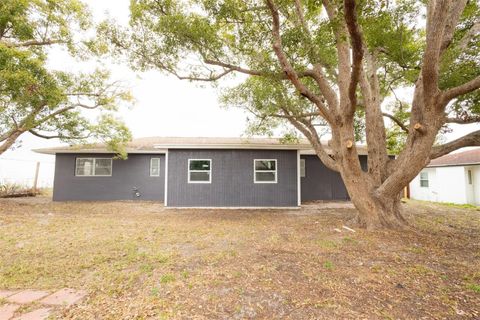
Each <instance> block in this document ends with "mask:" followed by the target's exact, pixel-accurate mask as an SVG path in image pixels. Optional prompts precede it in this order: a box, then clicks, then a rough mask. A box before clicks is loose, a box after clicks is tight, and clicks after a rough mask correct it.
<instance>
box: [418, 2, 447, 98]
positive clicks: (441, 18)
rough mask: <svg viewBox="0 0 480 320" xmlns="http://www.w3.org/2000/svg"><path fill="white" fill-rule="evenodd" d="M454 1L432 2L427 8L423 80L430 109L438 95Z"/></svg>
mask: <svg viewBox="0 0 480 320" xmlns="http://www.w3.org/2000/svg"><path fill="white" fill-rule="evenodd" d="M451 3H452V0H435V1H433V0H430V1H429V2H428V6H427V35H426V46H425V53H424V55H423V61H422V73H421V79H422V82H423V83H422V84H423V91H424V95H423V100H424V105H425V106H426V107H429V106H431V105H432V104H433V101H432V100H433V99H434V98H435V96H436V94H437V93H438V91H439V89H438V79H439V66H440V53H441V50H440V49H441V46H442V43H443V34H444V30H445V25H446V23H447V18H448V15H449V13H450V7H451Z"/></svg>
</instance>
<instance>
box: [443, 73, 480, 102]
mask: <svg viewBox="0 0 480 320" xmlns="http://www.w3.org/2000/svg"><path fill="white" fill-rule="evenodd" d="M478 88H480V76H478V77H476V78H475V79H473V80H470V81H468V82H466V83H464V84H462V85H460V86H458V87H455V88H450V89H448V90H446V91H444V92H443V94H442V101H443V104H444V105H446V104H447V103H448V102H450V101H451V100H452V99H455V98H456V97H458V96H461V95H463V94H467V93H470V92H472V91H475V90H477V89H478Z"/></svg>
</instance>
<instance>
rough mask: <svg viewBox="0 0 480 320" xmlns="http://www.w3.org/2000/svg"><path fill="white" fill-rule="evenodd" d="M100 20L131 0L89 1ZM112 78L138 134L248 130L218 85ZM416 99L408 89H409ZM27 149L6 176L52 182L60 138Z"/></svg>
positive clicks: (122, 17) (16, 155) (2, 169)
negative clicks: (127, 98)
mask: <svg viewBox="0 0 480 320" xmlns="http://www.w3.org/2000/svg"><path fill="white" fill-rule="evenodd" d="M86 2H87V3H88V4H89V6H90V8H91V10H92V13H93V15H94V18H95V20H97V21H99V20H102V19H104V18H105V17H106V16H107V14H108V16H109V17H110V18H114V19H116V20H117V21H118V22H120V23H126V22H127V21H128V14H129V9H128V5H129V0H102V1H98V0H97V1H95V0H87V1H86ZM51 65H52V67H53V68H57V69H62V70H67V71H77V70H79V69H81V68H86V69H93V68H94V67H95V64H94V63H90V64H87V65H85V64H79V63H72V61H70V60H69V59H68V57H67V56H66V55H65V54H63V53H61V52H54V55H53V58H52V59H51ZM107 66H108V67H109V68H110V69H111V71H112V78H113V79H115V80H123V81H125V82H126V83H127V84H128V85H129V86H130V88H131V91H132V93H133V95H134V97H135V99H136V104H135V106H134V107H132V108H129V109H123V110H121V111H120V116H121V117H122V118H123V119H124V121H125V122H126V123H127V125H128V127H129V128H130V130H131V131H132V133H133V135H134V137H146V136H217V137H218V136H222V137H229V136H231V137H236V136H240V135H242V134H244V130H245V127H246V122H245V119H246V116H247V115H246V114H245V113H243V112H242V111H240V110H238V109H234V108H229V109H228V110H225V109H223V108H220V106H219V103H218V91H217V90H216V89H213V88H210V87H208V86H206V87H200V86H199V85H198V84H194V83H189V82H186V81H181V80H177V79H176V78H174V77H170V76H166V75H163V74H160V73H159V72H155V71H150V72H147V73H143V74H138V73H134V72H132V71H131V70H129V69H128V67H127V66H119V65H115V64H107ZM403 95H404V98H405V100H407V101H408V100H410V99H409V97H408V90H407V91H405V92H404V93H403ZM478 128H479V124H474V125H470V126H466V127H465V126H464V127H462V128H460V129H458V127H457V128H455V130H454V132H453V133H451V134H449V135H448V137H447V138H448V139H449V140H450V139H454V138H456V137H459V136H460V135H462V134H464V133H466V132H469V131H472V130H474V129H476V130H478ZM20 140H21V141H22V143H21V147H19V148H17V149H15V150H9V151H7V152H5V153H4V154H3V155H1V156H0V180H2V179H3V180H8V181H16V182H21V183H29V182H31V180H32V178H33V175H34V171H35V170H34V169H35V163H36V162H37V161H40V162H41V169H40V183H41V184H42V185H50V184H51V183H52V180H53V168H54V157H53V156H48V155H41V154H37V153H34V152H32V151H31V149H35V148H44V147H50V146H56V145H58V144H59V142H58V141H56V140H42V139H40V138H37V137H33V136H31V135H24V136H22V137H21V139H20Z"/></svg>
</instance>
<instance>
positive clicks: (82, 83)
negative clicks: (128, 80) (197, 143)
mask: <svg viewBox="0 0 480 320" xmlns="http://www.w3.org/2000/svg"><path fill="white" fill-rule="evenodd" d="M91 29H93V28H92V24H91V21H90V15H89V12H88V8H87V7H86V6H85V5H84V4H83V3H82V2H80V1H77V0H2V1H1V2H0V155H1V154H2V153H3V152H5V151H6V150H8V149H9V148H11V147H12V146H15V144H16V143H17V142H18V141H19V140H18V139H19V137H21V136H22V135H23V134H25V133H27V132H29V133H31V134H33V135H35V136H37V137H40V138H45V139H52V138H58V139H61V140H62V141H67V142H72V141H73V142H79V141H82V142H90V141H91V142H93V141H102V142H105V143H107V144H108V145H109V146H110V148H111V149H112V151H116V152H118V153H122V152H123V146H124V144H125V143H126V141H128V140H129V139H130V132H129V130H128V129H127V128H126V126H125V125H124V124H123V122H122V121H120V120H119V119H117V118H116V117H115V115H114V112H115V111H116V109H117V107H118V105H119V104H121V103H123V102H128V101H130V100H131V97H130V94H129V92H128V91H127V90H125V89H124V88H123V86H122V85H121V84H120V83H118V82H115V81H111V80H110V76H109V73H108V72H107V71H105V70H97V71H94V72H90V73H80V72H77V73H72V72H67V71H65V70H68V69H71V68H70V66H68V65H65V67H64V68H63V69H64V70H54V69H52V68H51V67H50V66H49V60H48V58H49V55H51V54H52V52H53V51H52V49H53V48H55V49H57V51H58V52H59V50H62V49H63V50H64V51H66V52H68V53H69V54H70V56H71V57H75V58H77V59H79V60H80V59H81V60H83V59H89V58H92V57H95V56H96V54H95V52H94V51H93V50H91V49H92V48H96V46H95V41H94V40H93V42H92V40H90V39H88V38H87V37H84V34H86V33H88V31H89V30H91ZM65 63H66V62H65Z"/></svg>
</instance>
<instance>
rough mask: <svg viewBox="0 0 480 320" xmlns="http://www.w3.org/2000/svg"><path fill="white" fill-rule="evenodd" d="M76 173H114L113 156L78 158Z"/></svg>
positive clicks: (81, 175)
mask: <svg viewBox="0 0 480 320" xmlns="http://www.w3.org/2000/svg"><path fill="white" fill-rule="evenodd" d="M75 175H76V176H79V177H89V176H100V177H109V176H111V175H112V158H77V159H76V162H75Z"/></svg>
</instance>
